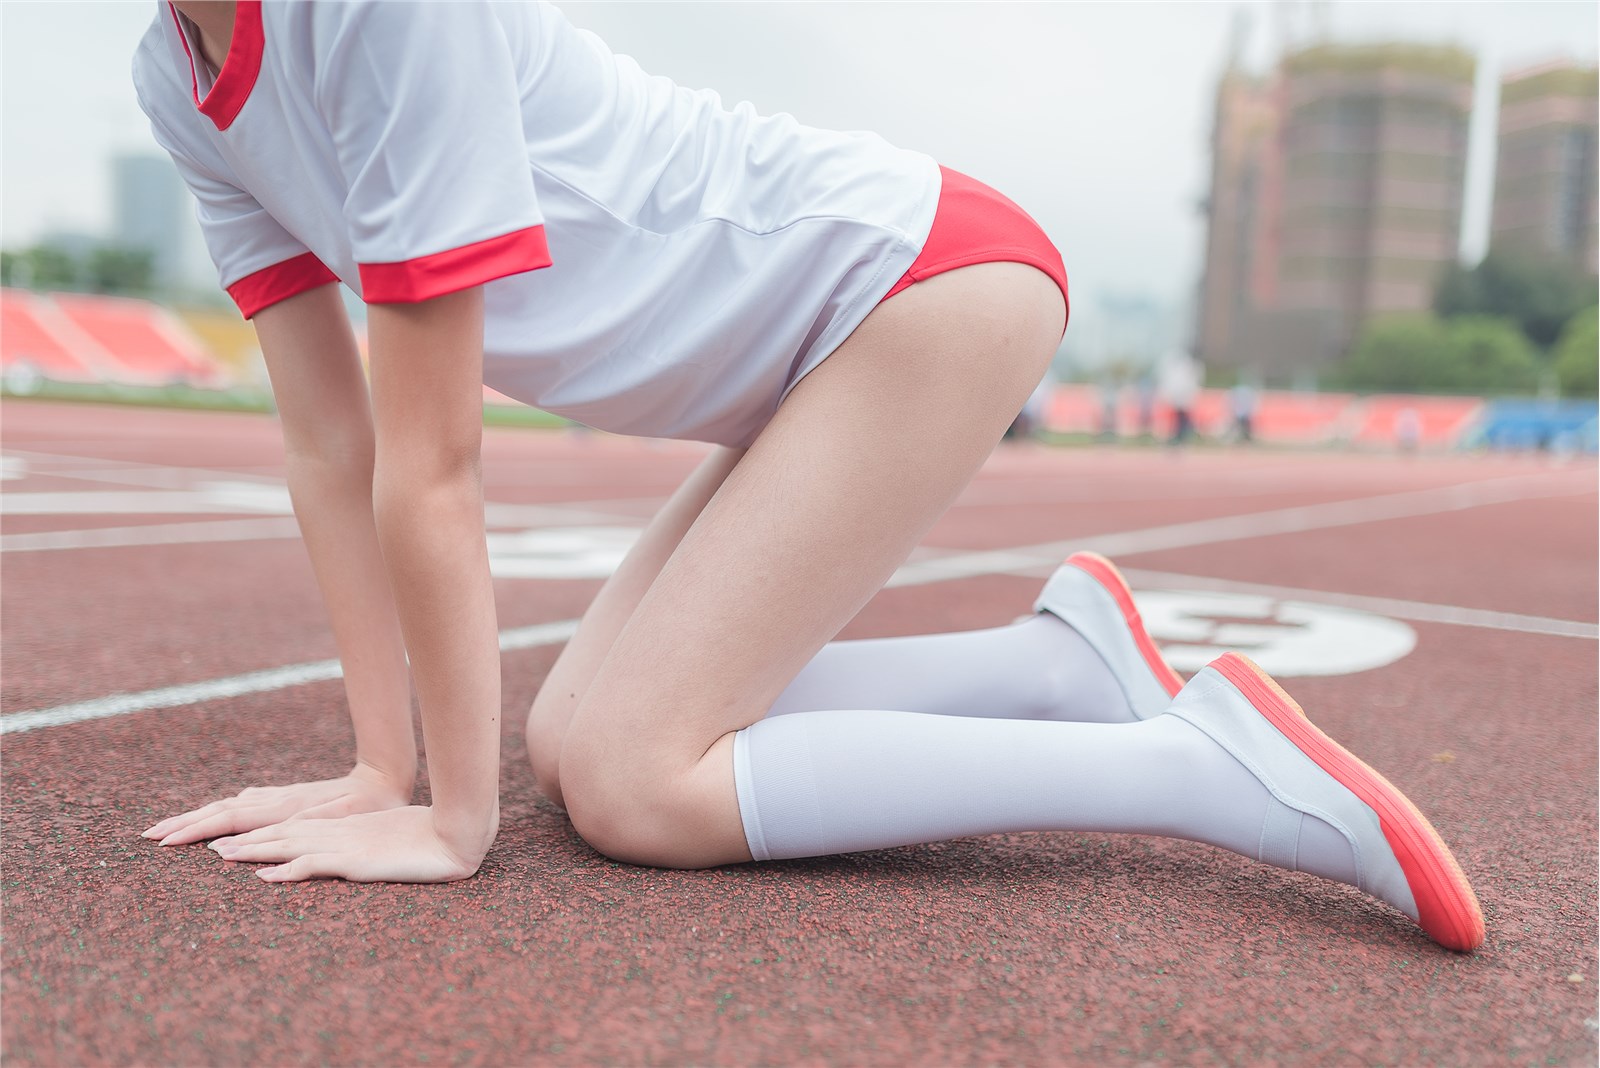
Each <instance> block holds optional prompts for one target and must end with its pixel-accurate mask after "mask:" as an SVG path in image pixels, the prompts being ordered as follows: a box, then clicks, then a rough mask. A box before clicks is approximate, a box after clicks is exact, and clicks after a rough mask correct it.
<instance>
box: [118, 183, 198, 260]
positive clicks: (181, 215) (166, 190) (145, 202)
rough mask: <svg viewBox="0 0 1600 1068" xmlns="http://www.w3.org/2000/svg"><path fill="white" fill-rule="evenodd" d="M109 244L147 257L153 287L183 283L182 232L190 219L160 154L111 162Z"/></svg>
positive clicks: (184, 243) (185, 199) (184, 197)
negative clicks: (146, 253) (152, 271)
mask: <svg viewBox="0 0 1600 1068" xmlns="http://www.w3.org/2000/svg"><path fill="white" fill-rule="evenodd" d="M111 188H112V228H113V229H112V242H113V243H114V244H117V245H120V246H122V247H123V248H129V249H144V250H146V251H148V252H149V253H150V255H151V260H152V265H153V267H154V282H155V285H156V286H157V288H160V289H171V288H173V287H175V286H177V285H179V284H180V283H182V282H183V281H184V276H185V273H186V272H185V267H186V248H187V241H186V238H187V235H188V231H189V229H190V227H192V226H193V225H194V221H193V218H192V215H191V212H190V209H189V199H188V193H187V191H186V190H185V189H184V186H183V179H182V178H180V177H179V176H178V172H177V169H176V168H174V167H173V165H172V161H171V160H170V159H168V158H167V157H165V156H157V155H125V156H117V157H116V158H114V159H113V160H112V161H111Z"/></svg>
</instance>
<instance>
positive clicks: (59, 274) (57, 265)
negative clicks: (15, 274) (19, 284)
mask: <svg viewBox="0 0 1600 1068" xmlns="http://www.w3.org/2000/svg"><path fill="white" fill-rule="evenodd" d="M22 266H23V268H24V270H25V271H26V272H27V284H28V285H29V286H30V287H31V288H33V289H71V288H72V287H73V286H74V285H76V284H77V281H78V263H77V261H76V260H74V259H73V258H72V257H71V256H70V255H68V254H67V253H66V252H63V251H62V250H61V249H59V248H53V247H51V246H49V245H35V246H34V247H32V248H28V249H23V250H22Z"/></svg>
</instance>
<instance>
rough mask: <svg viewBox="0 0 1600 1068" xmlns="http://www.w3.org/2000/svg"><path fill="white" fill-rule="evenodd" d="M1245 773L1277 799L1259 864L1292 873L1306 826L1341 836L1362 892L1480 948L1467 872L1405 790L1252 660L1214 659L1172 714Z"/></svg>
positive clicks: (1452, 941) (1463, 948)
mask: <svg viewBox="0 0 1600 1068" xmlns="http://www.w3.org/2000/svg"><path fill="white" fill-rule="evenodd" d="M1167 714H1168V715H1171V716H1177V717H1179V718H1180V719H1182V720H1184V721H1185V722H1186V723H1189V724H1190V725H1192V726H1194V727H1196V728H1197V729H1199V730H1200V731H1202V732H1204V733H1205V734H1206V736H1207V737H1209V738H1211V740H1212V741H1214V742H1216V743H1217V744H1218V745H1220V746H1222V747H1223V748H1224V749H1226V750H1227V751H1228V752H1229V753H1231V754H1232V755H1233V757H1234V758H1235V759H1236V760H1238V761H1239V762H1240V763H1241V764H1243V765H1244V766H1245V767H1246V768H1247V769H1248V770H1249V771H1250V772H1251V773H1253V774H1254V775H1255V777H1256V778H1257V779H1258V780H1259V781H1260V782H1261V784H1262V785H1263V786H1264V787H1266V788H1267V790H1268V791H1269V792H1270V793H1271V795H1272V799H1271V801H1269V803H1268V811H1267V813H1266V816H1265V818H1264V819H1263V821H1262V827H1261V845H1260V849H1259V852H1258V855H1257V859H1259V860H1262V861H1264V862H1266V863H1268V864H1275V865H1277V866H1278V867H1281V868H1290V869H1295V870H1299V869H1296V860H1297V856H1298V851H1299V848H1300V829H1301V824H1302V820H1303V819H1304V817H1306V816H1311V817H1313V818H1315V819H1317V820H1320V821H1322V822H1323V823H1325V824H1327V825H1328V826H1330V827H1332V828H1333V829H1334V830H1336V831H1338V832H1339V833H1340V834H1342V835H1343V836H1344V838H1345V840H1346V841H1347V842H1348V843H1349V845H1350V848H1351V850H1352V852H1353V853H1354V857H1355V871H1356V886H1357V887H1358V888H1359V889H1361V890H1362V891H1364V892H1365V893H1368V894H1371V895H1372V896H1373V897H1376V898H1379V899H1381V900H1383V901H1386V902H1388V903H1389V904H1391V905H1393V906H1394V907H1395V908H1397V909H1399V910H1400V911H1401V912H1403V913H1405V914H1406V915H1407V916H1409V917H1411V918H1412V919H1413V920H1415V921H1417V923H1418V924H1419V925H1421V927H1422V929H1423V931H1425V932H1426V933H1427V934H1428V936H1429V937H1430V938H1432V939H1433V940H1434V941H1435V942H1438V943H1439V944H1440V945H1442V946H1444V947H1445V948H1446V949H1454V950H1458V951H1460V952H1463V953H1464V952H1467V951H1468V950H1472V949H1476V948H1477V947H1478V946H1479V945H1481V944H1482V943H1483V934H1484V931H1483V911H1482V910H1481V909H1480V908H1479V906H1478V899H1477V897H1476V896H1475V895H1474V894H1473V892H1472V886H1471V885H1470V884H1469V883H1468V882H1467V877H1466V876H1465V875H1464V874H1463V873H1462V871H1461V866H1460V865H1459V864H1457V863H1456V859H1455V857H1454V856H1453V855H1451V853H1450V849H1449V847H1448V846H1446V845H1445V844H1444V840H1443V839H1442V838H1440V837H1439V833H1438V832H1437V831H1435V830H1434V829H1433V825H1432V824H1430V823H1429V822H1428V820H1427V818H1426V817H1425V816H1423V815H1422V813H1421V812H1419V811H1417V807H1416V806H1415V805H1413V804H1412V803H1411V801H1410V800H1408V799H1407V798H1406V796H1405V795H1404V794H1402V793H1401V792H1400V791H1399V790H1397V789H1395V787H1394V786H1393V785H1392V784H1391V783H1390V782H1389V781H1388V780H1387V779H1385V778H1384V777H1383V776H1382V775H1379V774H1378V773H1377V772H1376V771H1374V770H1372V769H1371V768H1369V767H1368V766H1367V765H1366V764H1364V763H1362V762H1361V761H1360V760H1358V759H1357V758H1356V757H1354V756H1352V755H1351V754H1350V753H1349V752H1347V751H1346V750H1345V749H1344V748H1343V747H1342V746H1340V745H1339V743H1337V742H1335V741H1334V740H1333V739H1331V738H1329V737H1328V736H1327V735H1326V734H1323V733H1322V731H1320V730H1318V729H1317V727H1316V725H1315V724H1313V723H1312V722H1311V721H1310V720H1309V719H1307V718H1306V716H1305V713H1304V712H1303V711H1301V709H1300V706H1299V705H1298V704H1296V703H1295V701H1294V699H1293V698H1291V697H1290V696H1289V695H1288V694H1287V693H1285V692H1284V691H1283V688H1282V687H1281V686H1279V685H1278V684H1277V683H1276V682H1274V681H1273V680H1272V678H1271V677H1269V676H1268V675H1267V674H1266V673H1265V672H1264V671H1262V670H1261V669H1260V668H1259V667H1257V666H1256V665H1255V664H1254V663H1253V662H1252V661H1251V660H1250V659H1249V658H1248V657H1245V656H1241V655H1240V654H1238V653H1228V654H1226V655H1225V656H1221V657H1218V658H1217V659H1216V660H1213V661H1212V662H1211V664H1210V665H1209V666H1208V667H1207V668H1206V669H1205V670H1203V671H1201V672H1200V673H1199V674H1198V675H1196V676H1195V677H1194V678H1193V679H1191V680H1190V681H1189V684H1188V685H1187V686H1185V687H1184V688H1183V692H1182V693H1180V694H1179V695H1178V696H1177V697H1176V698H1175V699H1174V700H1173V702H1172V704H1171V707H1169V708H1168V710H1167Z"/></svg>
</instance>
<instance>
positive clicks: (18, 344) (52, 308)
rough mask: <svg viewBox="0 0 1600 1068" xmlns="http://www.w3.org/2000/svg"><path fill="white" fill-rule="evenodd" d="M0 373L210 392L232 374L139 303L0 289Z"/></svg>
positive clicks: (170, 317) (187, 334) (167, 315)
mask: <svg viewBox="0 0 1600 1068" xmlns="http://www.w3.org/2000/svg"><path fill="white" fill-rule="evenodd" d="M0 319H3V323H0V371H3V372H4V373H5V374H6V375H7V376H8V377H9V376H14V375H17V374H26V373H32V374H36V375H38V376H39V377H41V378H45V379H50V380H53V381H62V382H105V383H111V384H116V385H132V386H164V385H174V384H184V385H190V386H197V387H201V388H205V387H217V386H222V385H225V384H226V382H227V380H228V379H229V378H231V377H232V376H231V375H230V374H229V372H228V370H227V369H226V368H225V367H223V366H222V365H221V364H220V363H219V362H218V361H217V360H216V359H214V358H213V357H212V355H211V353H210V352H209V351H208V350H207V348H206V347H205V345H203V344H202V343H201V342H200V340H199V339H198V338H197V337H195V335H194V333H193V331H191V330H189V328H188V327H186V326H185V325H184V324H183V322H182V321H181V320H180V319H179V318H178V317H177V316H175V315H174V314H173V313H172V312H170V311H168V310H167V309H166V308H163V307H161V306H160V305H159V304H155V303H152V302H151V301H147V300H136V299H133V298H129V297H106V296H98V295H93V294H87V293H36V292H29V291H25V290H18V289H5V290H0Z"/></svg>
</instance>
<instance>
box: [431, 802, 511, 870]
mask: <svg viewBox="0 0 1600 1068" xmlns="http://www.w3.org/2000/svg"><path fill="white" fill-rule="evenodd" d="M428 811H429V812H430V814H431V815H432V818H433V829H434V833H435V834H437V835H438V836H439V840H440V841H441V842H443V843H444V845H445V847H446V848H447V849H449V850H450V852H451V853H452V854H453V855H454V856H455V857H456V859H458V860H460V861H461V862H462V863H464V864H467V865H469V866H470V867H473V868H476V867H477V866H478V864H479V862H481V861H482V860H483V858H484V856H485V855H486V854H487V853H488V852H489V847H490V846H492V845H493V844H494V840H495V835H496V834H498V833H499V830H500V802H499V801H498V800H496V801H494V802H493V803H492V804H491V805H490V807H489V808H488V809H487V810H484V809H482V808H474V809H470V810H468V809H463V808H461V807H458V806H446V805H441V804H438V803H435V804H434V805H433V806H432V807H431V808H430V809H429V810H428Z"/></svg>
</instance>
